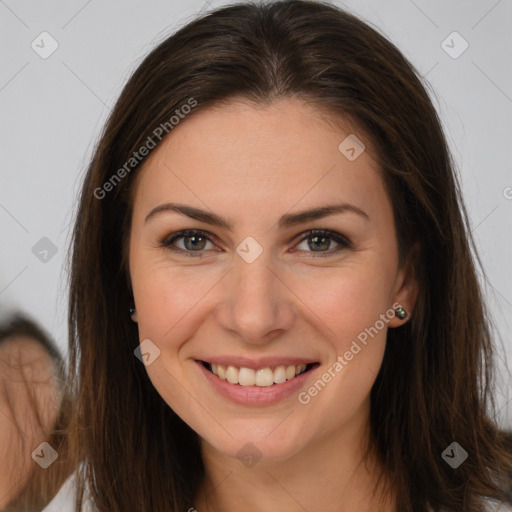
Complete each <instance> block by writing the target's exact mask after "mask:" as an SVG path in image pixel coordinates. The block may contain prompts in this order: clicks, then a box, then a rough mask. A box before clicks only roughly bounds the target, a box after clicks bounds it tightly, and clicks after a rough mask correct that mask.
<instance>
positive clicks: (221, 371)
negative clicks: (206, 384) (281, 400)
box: [211, 363, 307, 387]
mask: <svg viewBox="0 0 512 512" xmlns="http://www.w3.org/2000/svg"><path fill="white" fill-rule="evenodd" d="M306 366H307V365H305V364H299V365H296V366H294V365H290V366H283V365H281V366H277V367H276V368H274V370H272V368H269V367H266V368H261V369H259V370H256V371H255V370H253V369H252V368H245V367H242V368H237V367H236V366H227V367H226V366H224V365H222V364H213V363H212V364H211V371H212V373H213V374H214V375H217V376H218V377H219V378H220V379H222V380H227V381H228V382H229V383H231V384H240V385H241V386H259V387H268V386H272V385H273V384H282V383H283V382H286V381H287V380H291V379H293V378H294V377H296V376H297V375H300V374H301V373H302V372H304V371H305V370H306Z"/></svg>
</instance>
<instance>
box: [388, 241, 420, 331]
mask: <svg viewBox="0 0 512 512" xmlns="http://www.w3.org/2000/svg"><path fill="white" fill-rule="evenodd" d="M419 254H420V245H419V242H416V243H415V244H414V245H413V246H412V247H411V249H410V251H409V254H408V255H407V258H406V261H405V264H404V266H403V267H402V268H401V269H400V270H399V272H398V275H397V279H396V289H395V292H394V294H393V302H392V305H391V308H392V309H393V310H395V309H397V308H400V307H402V308H403V309H405V311H406V313H407V316H406V317H405V318H403V319H400V318H399V317H397V316H394V317H393V318H392V319H391V320H390V321H389V327H400V326H401V325H403V324H404V323H405V322H408V321H409V319H410V318H411V316H412V313H413V311H414V306H415V304H416V299H417V298H418V282H417V279H416V272H415V270H416V263H417V261H418V257H419Z"/></svg>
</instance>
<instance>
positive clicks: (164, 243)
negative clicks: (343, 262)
mask: <svg viewBox="0 0 512 512" xmlns="http://www.w3.org/2000/svg"><path fill="white" fill-rule="evenodd" d="M194 235H197V236H200V237H201V238H204V239H206V240H207V241H208V242H212V243H213V240H212V239H211V237H210V236H209V235H208V233H206V232H205V231H201V230H196V229H187V230H184V231H179V232H177V233H173V234H172V235H169V236H167V237H165V238H164V239H163V240H161V242H160V246H161V247H164V248H167V249H170V250H171V251H173V252H175V253H179V254H183V255H184V256H186V257H192V258H201V257H202V253H203V252H205V251H204V250H202V251H185V250H183V249H178V248H176V247H173V246H172V245H173V243H174V242H176V240H179V239H180V238H187V237H190V236H194ZM303 235H304V236H303V237H302V238H301V239H300V240H299V241H298V242H297V244H300V243H302V242H303V241H304V240H308V239H309V238H313V237H314V236H321V237H323V238H328V239H331V240H333V241H335V242H336V243H338V244H340V247H338V248H336V249H334V250H330V251H328V252H327V251H321V252H319V253H315V252H314V251H305V252H311V253H313V254H314V255H313V256H310V257H312V258H325V257H327V256H331V255H332V254H333V253H335V252H339V251H341V250H342V249H350V248H351V247H352V243H351V242H350V240H349V239H348V238H346V237H344V236H342V235H340V234H339V233H336V232H335V231H329V230H325V229H312V230H310V231H306V232H305V233H303Z"/></svg>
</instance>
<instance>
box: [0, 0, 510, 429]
mask: <svg viewBox="0 0 512 512" xmlns="http://www.w3.org/2000/svg"><path fill="white" fill-rule="evenodd" d="M336 3H337V4H338V5H344V6H345V7H346V8H348V9H349V10H350V11H352V12H354V13H356V14H358V15H359V16H360V17H362V18H363V19H365V20H366V21H368V22H370V23H372V24H374V25H375V26H376V27H377V28H378V29H379V30H380V31H381V32H383V33H384V34H385V35H386V36H387V37H388V38H389V39H391V40H392V41H393V42H394V43H395V44H396V45H397V46H398V47H399V48H400V49H401V50H402V51H403V52H404V54H405V55H406V56H407V57H408V58H409V59H410V60H411V61H412V63H413V64H414V65H415V66H416V68H417V69H418V70H419V71H420V73H421V74H422V75H424V76H425V77H426V79H427V80H428V81H429V82H430V84H431V87H432V91H433V92H432V97H433V99H434V101H435V104H436V107H437V108H438V111H439V112H440V115H441V118H442V120H443V123H444V127H445V131H446V134H447V137H448V140H449V143H450V146H451V148H452V151H453V154H454V157H455V160H456V162H457V164H458V167H459V169H460V174H461V180H462V186H463V191H464V194H465V200H466V205H467V208H468V211H469V214H470V217H471V222H472V230H473V234H474V236H475V238H476V242H477V244H478V248H479V252H480V255H481V257H482V261H483V265H484V267H485V272H486V273H487V276H488V278H489V285H488V286H486V287H485V293H486V297H487V301H488V304H489V307H490V308H491V310H492V311H493V314H494V319H495V323H496V329H495V339H496V343H497V350H498V358H499V361H500V364H501V369H502V373H501V380H500V383H499V387H498V393H497V395H496V398H497V402H498V406H499V409H500V418H499V420H500V422H501V423H502V424H503V425H507V426H508V427H512V414H511V408H512V407H511V406H512V402H509V400H510V398H511V396H510V395H511V394H510V387H511V386H510V385H511V378H510V373H509V370H507V371H504V370H505V362H504V361H505V353H507V354H508V360H509V368H510V359H512V358H511V355H512V340H511V336H510V333H511V322H510V319H511V317H512V315H511V313H512V271H511V265H510V261H512V259H511V255H512V239H511V233H512V229H511V228H512V173H511V170H510V163H511V159H510V156H511V145H512V84H511V82H512V80H511V78H512V63H511V58H510V48H512V31H511V30H510V27H511V26H512V2H511V0H478V1H468V0H451V1H446V0H435V1H432V0H431V1H427V0H414V1H413V0H392V1H386V2H383V1H381V0H366V1H359V2H358V1H347V2H345V3H344V4H342V3H341V2H336ZM225 4H227V2H220V1H219V2H205V1H204V0H197V1H187V2H183V1H181V2H179V1H171V0H166V1H163V0H151V1H145V2H143V1H140V0H125V1H123V2H113V1H100V0H89V1H87V0H73V1H69V0H68V1H64V0H60V1H58V0H53V1H45V2H34V1H32V2H29V1H27V0H0V47H1V48H2V63H1V69H0V106H1V109H2V110H1V111H2V122H1V123H0V130H1V132H0V140H1V147H2V153H1V154H2V161H1V165H0V248H1V250H0V320H2V319H4V318H6V316H8V315H9V313H11V312H13V311H15V310H23V311H25V312H27V313H29V314H30V315H31V316H32V317H33V318H35V319H36V320H38V321H39V322H40V323H41V324H42V325H43V327H44V328H45V329H46V330H47V331H48V332H50V333H51V334H52V336H53V337H54V338H55V339H56V341H57V343H58V345H59V347H60V348H61V349H62V351H63V352H65V351H66V343H67V332H66V310H67V272H66V269H65V259H66V251H67V248H68V243H69V235H70V223H71V221H72V218H73V213H74V208H75V205H76V197H77V193H78V190H79V187H80V183H81V180H82V177H83V173H84V170H85V168H86V166H87V162H88V159H89V157H90V155H91V152H92V149H93V145H94V143H95V141H96V139H97V137H98V135H99V133H100V129H101V127H102V125H103V123H104V121H105V119H106V116H107V114H108V112H109V109H110V107H111V106H112V105H113V104H114V101H115V99H116V98H117V96H118V94H119V93H120V91H121V88H122V86H123V85H124V83H125V82H126V79H127V78H128V77H129V75H130V74H131V72H132V71H133V70H134V69H135V67H136V66H137V64H138V63H139V62H140V60H141V59H142V58H143V56H144V55H146V54H147V53H148V51H149V50H150V49H152V48H153V47H154V46H155V45H156V44H157V43H158V42H159V41H161V40H162V39H163V38H165V37H166V36H167V35H169V34H170V33H172V32H173V31H175V30H176V29H177V28H178V27H181V26H183V25H184V24H186V23H187V22H189V21H191V20H192V19H193V18H195V17H196V16H197V15H198V14H199V12H200V11H201V12H205V11H207V10H209V9H211V8H215V7H218V6H221V5H225ZM454 31H456V32H458V33H459V34H460V35H461V36H462V38H463V39H464V40H465V41H467V43H468V45H469V47H468V49H467V50H466V51H465V52H464V53H462V55H460V56H459V57H458V58H452V57H451V56H450V55H448V53H447V52H446V51H445V49H447V50H449V51H451V53H452V54H455V53H456V52H458V51H460V50H461V49H462V48H463V46H461V45H463V44H464V43H463V41H462V40H460V39H457V36H455V38H454V37H453V36H450V34H452V33H453V32H454ZM42 32H48V33H49V34H50V35H51V36H52V37H53V38H54V39H55V40H56V41H57V43H58V48H57V50H56V51H55V52H54V53H53V54H52V55H51V56H49V57H48V58H46V59H43V58H41V57H40V56H39V54H38V53H36V51H34V50H33V49H32V47H31V43H32V42H33V41H35V42H36V43H38V44H39V45H40V46H42V44H43V43H41V42H40V40H41V37H39V35H40V34H41V33H42ZM448 36H450V37H448ZM447 37H448V39H447ZM443 41H446V42H445V43H444V45H443V46H444V49H443V46H442V42H443ZM44 44H45V48H46V49H48V47H49V46H48V44H49V43H48V40H47V39H46V43H44ZM446 45H449V46H452V47H453V48H451V49H449V48H447V47H446ZM41 51H42V49H41ZM42 237H47V238H48V239H49V240H51V242H52V243H53V244H55V246H56V248H57V253H56V254H55V255H54V256H53V257H50V256H51V253H49V255H48V261H46V262H43V261H40V259H38V258H37V257H36V255H35V254H34V253H33V252H32V248H33V247H34V245H35V244H36V243H38V241H39V240H40V239H41V238H42ZM36 247H37V246H36ZM43 256H44V255H42V254H40V257H43Z"/></svg>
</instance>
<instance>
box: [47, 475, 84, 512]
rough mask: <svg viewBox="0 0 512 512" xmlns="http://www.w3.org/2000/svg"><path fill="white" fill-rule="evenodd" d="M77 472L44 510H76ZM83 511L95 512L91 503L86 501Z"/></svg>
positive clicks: (66, 511) (69, 511)
mask: <svg viewBox="0 0 512 512" xmlns="http://www.w3.org/2000/svg"><path fill="white" fill-rule="evenodd" d="M75 499H76V487H75V473H73V474H72V475H71V476H70V477H69V478H68V479H67V480H66V481H65V482H64V485H63V486H62V487H61V488H60V489H59V492H58V493H57V494H56V495H55V497H54V498H53V500H52V501H51V502H50V503H48V505H47V506H46V507H45V508H44V509H43V510H42V512H75ZM82 512H94V509H93V508H92V506H91V504H90V503H89V502H87V501H86V502H85V504H84V506H83V507H82Z"/></svg>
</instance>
